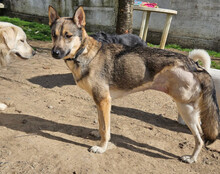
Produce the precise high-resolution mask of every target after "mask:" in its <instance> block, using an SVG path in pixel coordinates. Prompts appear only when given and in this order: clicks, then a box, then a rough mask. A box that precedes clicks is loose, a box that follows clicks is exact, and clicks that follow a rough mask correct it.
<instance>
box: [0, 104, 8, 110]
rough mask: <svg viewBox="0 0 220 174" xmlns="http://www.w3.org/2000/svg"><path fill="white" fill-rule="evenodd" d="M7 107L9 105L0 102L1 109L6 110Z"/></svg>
mask: <svg viewBox="0 0 220 174" xmlns="http://www.w3.org/2000/svg"><path fill="white" fill-rule="evenodd" d="M6 108H7V105H6V104H4V103H0V111H4V110H5V109H6Z"/></svg>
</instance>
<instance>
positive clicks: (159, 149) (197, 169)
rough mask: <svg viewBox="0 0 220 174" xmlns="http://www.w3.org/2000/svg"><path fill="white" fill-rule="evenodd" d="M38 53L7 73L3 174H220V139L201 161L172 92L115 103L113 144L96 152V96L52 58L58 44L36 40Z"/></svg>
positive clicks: (0, 132) (0, 135) (0, 89)
mask: <svg viewBox="0 0 220 174" xmlns="http://www.w3.org/2000/svg"><path fill="white" fill-rule="evenodd" d="M30 43H31V45H32V46H34V47H37V51H38V54H37V55H36V56H35V57H34V58H33V59H30V60H27V61H13V62H12V63H11V64H10V65H9V66H8V67H7V69H5V68H2V69H0V101H1V102H5V103H6V104H7V105H8V106H9V107H8V108H7V109H6V110H5V111H2V112H1V113H0V173H1V174H6V173H7V174H8V173H9V174H10V173H22V174H26V173H27V174H32V173H36V174H56V173H61V174H65V173H68V174H109V173H110V174H111V173H112V174H133V173H135V174H143V173H147V174H150V173H153V174H157V173H158V174H159V173H163V174H166V173H167V174H171V173H189V174H194V173H199V174H207V173H212V174H217V173H220V165H219V164H220V140H219V139H218V140H217V141H216V142H215V143H214V144H212V145H211V146H209V147H208V148H203V149H202V151H201V153H200V155H199V158H198V161H197V163H194V164H185V163H182V162H180V161H179V160H178V158H179V157H180V156H182V155H186V154H191V153H192V151H193V148H194V138H193V136H192V135H191V133H190V131H189V130H188V128H187V127H186V126H182V125H179V124H178V123H177V121H176V118H177V110H176V106H175V103H174V102H173V101H172V99H171V98H170V97H169V96H167V95H166V94H163V93H159V92H156V91H151V90H149V91H145V92H139V93H135V94H132V95H129V96H126V97H124V98H121V99H117V100H113V102H112V111H111V143H110V145H109V149H108V150H107V151H106V152H105V153H104V154H94V153H91V152H88V148H89V147H91V146H93V145H96V144H97V143H98V140H99V139H97V138H95V137H93V136H91V135H90V134H89V133H90V132H91V131H93V130H96V129H97V128H98V122H97V111H96V107H95V104H94V102H93V100H92V99H91V98H90V96H89V95H88V94H87V93H86V92H85V91H83V90H82V89H80V88H79V87H77V86H76V84H75V82H74V79H73V77H72V75H71V73H70V71H69V70H68V68H67V67H66V65H65V63H64V62H63V60H55V59H53V58H52V57H51V54H50V49H51V43H48V42H39V41H32V42H30Z"/></svg>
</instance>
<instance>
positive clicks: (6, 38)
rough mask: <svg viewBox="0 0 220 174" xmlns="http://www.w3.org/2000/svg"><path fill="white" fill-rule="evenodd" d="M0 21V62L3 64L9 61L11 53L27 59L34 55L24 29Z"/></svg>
mask: <svg viewBox="0 0 220 174" xmlns="http://www.w3.org/2000/svg"><path fill="white" fill-rule="evenodd" d="M6 24H8V25H2V26H1V23H0V54H1V55H0V64H2V65H5V64H6V63H8V62H9V60H10V57H11V56H12V55H14V56H16V57H19V58H22V59H29V58H31V57H32V56H33V55H35V51H34V50H33V49H32V47H31V46H30V45H29V44H28V43H27V41H26V34H25V33H24V31H23V30H22V29H21V28H20V27H17V26H15V25H12V24H9V23H6Z"/></svg>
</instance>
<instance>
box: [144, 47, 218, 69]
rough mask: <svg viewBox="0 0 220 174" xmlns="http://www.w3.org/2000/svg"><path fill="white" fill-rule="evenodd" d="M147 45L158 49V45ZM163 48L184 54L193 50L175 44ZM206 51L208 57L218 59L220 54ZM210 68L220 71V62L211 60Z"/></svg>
mask: <svg viewBox="0 0 220 174" xmlns="http://www.w3.org/2000/svg"><path fill="white" fill-rule="evenodd" d="M147 45H148V46H149V47H154V48H159V45H154V44H151V43H148V44H147ZM165 48H167V49H169V48H173V49H176V50H180V51H185V52H190V51H192V50H193V49H190V48H182V47H181V46H179V45H176V44H168V45H166V46H165ZM206 51H207V52H208V53H209V55H210V56H211V57H214V58H220V52H216V51H211V50H206ZM200 63H201V62H200ZM211 67H212V68H215V69H220V60H219V61H216V60H212V62H211Z"/></svg>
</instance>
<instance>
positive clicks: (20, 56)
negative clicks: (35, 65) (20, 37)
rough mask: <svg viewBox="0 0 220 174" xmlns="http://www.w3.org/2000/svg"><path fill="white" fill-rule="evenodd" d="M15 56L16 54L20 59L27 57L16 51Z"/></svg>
mask: <svg viewBox="0 0 220 174" xmlns="http://www.w3.org/2000/svg"><path fill="white" fill-rule="evenodd" d="M15 55H16V56H18V57H19V58H21V59H28V58H27V57H23V56H22V55H21V54H20V53H18V52H16V53H15Z"/></svg>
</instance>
